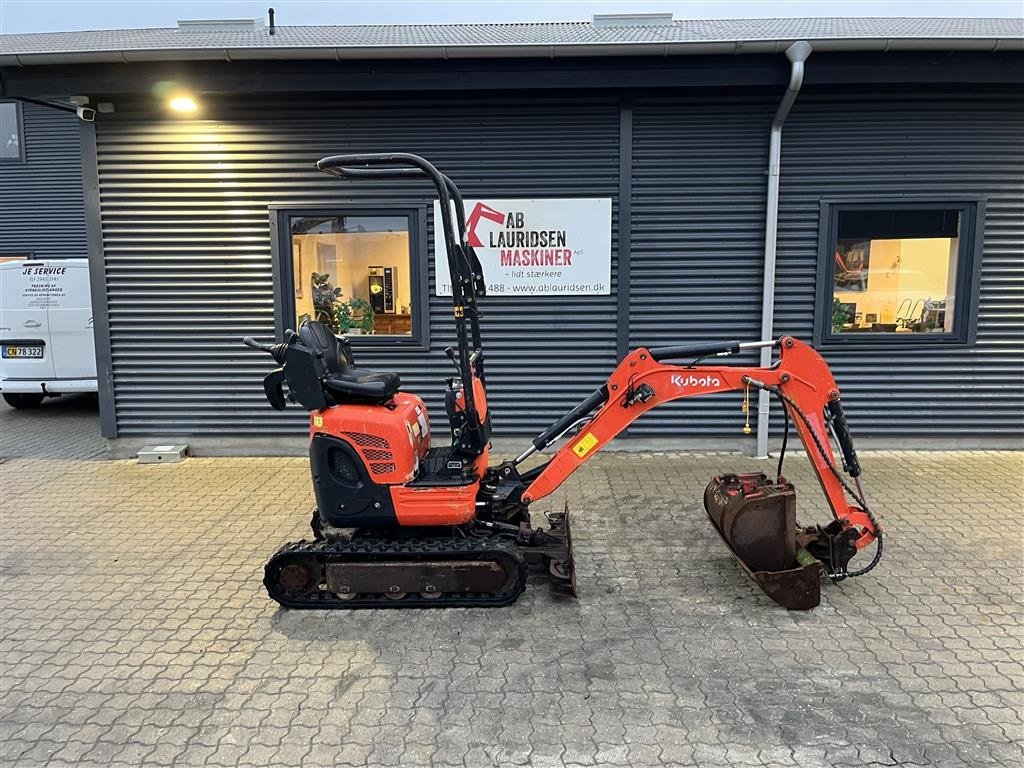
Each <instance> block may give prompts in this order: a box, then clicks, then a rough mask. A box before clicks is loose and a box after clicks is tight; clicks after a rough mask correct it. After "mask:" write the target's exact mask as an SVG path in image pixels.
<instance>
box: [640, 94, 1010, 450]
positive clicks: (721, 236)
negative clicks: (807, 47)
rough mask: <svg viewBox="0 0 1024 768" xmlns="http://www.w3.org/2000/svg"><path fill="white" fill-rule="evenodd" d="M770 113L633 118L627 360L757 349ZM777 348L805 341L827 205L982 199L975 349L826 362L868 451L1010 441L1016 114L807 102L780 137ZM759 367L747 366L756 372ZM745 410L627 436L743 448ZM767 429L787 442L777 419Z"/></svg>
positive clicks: (972, 105) (690, 103)
mask: <svg viewBox="0 0 1024 768" xmlns="http://www.w3.org/2000/svg"><path fill="white" fill-rule="evenodd" d="M775 106H776V103H775V101H766V102H765V101H756V100H747V99H743V98H736V97H730V98H726V99H689V98H676V99H671V98H666V99H657V100H639V99H638V100H637V101H636V106H635V111H634V114H635V122H634V149H633V153H634V154H633V167H634V180H633V200H632V206H633V207H632V218H633V235H632V238H633V239H632V260H631V290H630V297H631V308H630V339H631V343H632V345H633V346H637V345H640V344H648V345H650V344H654V343H668V342H673V341H691V340H700V339H722V338H740V339H755V338H757V337H758V336H759V334H760V304H761V278H762V272H763V267H762V259H763V236H764V235H763V233H764V230H763V226H764V207H765V184H766V178H765V164H766V154H767V139H768V129H769V125H770V121H771V118H772V115H773V114H774V111H775ZM782 152H783V154H782V189H781V206H780V207H781V211H780V227H779V249H778V277H777V283H776V287H777V299H776V301H777V303H776V318H775V328H776V335H781V334H784V333H789V334H793V335H796V336H799V337H801V338H804V339H807V340H811V339H812V336H813V330H814V328H813V321H814V295H815V290H816V284H815V275H816V270H817V252H818V223H819V210H820V201H821V200H822V199H823V198H829V197H835V196H858V197H862V198H863V199H864V200H867V201H870V200H872V199H878V198H884V197H888V198H892V197H895V196H903V195H905V196H908V197H911V198H915V199H917V198H919V199H924V200H927V199H934V198H936V197H939V198H950V197H956V196H958V195H962V196H978V195H984V196H987V213H986V218H985V222H984V271H983V276H982V283H981V295H980V309H979V317H978V338H977V344H976V345H974V346H971V347H968V348H963V347H960V348H956V347H949V346H944V347H932V348H918V349H907V348H906V347H905V346H902V345H901V346H899V347H896V346H891V345H890V346H887V345H886V344H885V341H884V340H878V341H876V342H875V344H874V345H873V346H871V347H870V348H863V349H860V350H846V349H844V350H834V349H828V348H826V349H825V357H826V358H827V359H828V361H829V362H830V364H831V365H832V366H833V368H834V370H835V373H836V377H837V379H838V381H839V384H840V386H841V388H842V390H843V393H844V401H845V402H846V404H847V411H848V412H849V414H850V421H851V423H852V425H853V427H854V430H855V434H857V435H861V436H935V437H936V445H941V444H942V443H941V441H940V438H941V437H942V436H947V435H948V436H961V437H966V438H977V437H979V436H985V435H992V436H1003V437H1009V436H1014V437H1015V436H1019V434H1020V412H1021V409H1022V404H1024V377H1022V375H1021V365H1022V352H1024V111H1022V106H1021V102H1020V101H1019V99H1011V98H1007V97H1003V98H999V97H992V96H988V97H986V96H973V97H971V96H965V95H955V94H954V95H950V94H932V95H930V96H914V95H907V94H900V95H896V94H893V95H888V96H886V95H883V94H877V93H873V94H870V95H864V96H858V95H854V94H850V95H835V94H833V95H831V96H823V95H814V94H813V93H807V92H805V93H804V94H801V96H800V97H799V99H798V100H797V103H796V107H795V108H794V110H793V112H792V114H791V115H790V117H789V120H788V122H787V123H786V126H785V130H784V132H783V151H782ZM751 360H753V358H751ZM739 405H740V399H739V397H738V396H737V395H731V394H730V395H723V396H720V397H718V398H705V399H700V400H694V401H690V402H684V403H682V404H679V405H674V406H672V407H667V408H660V409H658V410H657V411H655V412H652V413H651V414H648V415H647V416H646V417H645V418H644V419H642V420H641V421H640V422H638V424H637V426H636V427H635V428H634V429H633V430H631V434H637V435H639V434H645V435H666V436H669V435H671V436H674V435H677V434H681V435H692V434H703V435H708V436H718V435H721V436H729V437H739V436H740V435H741V432H740V427H741V426H742V418H743V417H742V415H741V413H740V411H739ZM773 413H775V415H776V418H775V419H774V422H773V428H774V429H775V430H776V431H777V430H778V429H780V428H781V418H780V417H779V415H778V411H777V409H773Z"/></svg>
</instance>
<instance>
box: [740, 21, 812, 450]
mask: <svg viewBox="0 0 1024 768" xmlns="http://www.w3.org/2000/svg"><path fill="white" fill-rule="evenodd" d="M811 50H812V49H811V44H810V43H808V42H805V41H803V40H800V41H798V42H795V43H793V44H792V45H791V46H789V48H787V49H786V58H787V59H789V61H790V63H791V65H792V66H791V68H790V73H789V87H788V88H786V93H785V94H784V95H783V97H782V101H781V102H779V108H778V109H777V110H775V119H774V120H772V130H771V139H770V141H769V143H768V204H767V207H766V210H765V221H764V288H763V292H762V295H761V341H771V339H772V333H773V331H774V327H773V326H774V318H775V245H776V240H777V239H778V230H779V172H780V165H781V162H782V126H783V124H784V123H785V122H786V118H787V117H788V116H789V110H790V109H791V108H792V106H793V102H794V101H796V96H797V94H798V93H800V86H801V85H803V82H804V62H805V61H807V58H808V57H809V56H810V55H811ZM771 361H772V348H771V347H762V348H761V365H762V367H763V366H767V365H770V364H771ZM769 405H770V403H769V400H768V393H767V392H765V391H764V390H763V389H762V390H760V391H759V392H758V395H757V451H756V453H755V454H754V455H755V457H756V458H759V459H764V458H767V457H768V409H769Z"/></svg>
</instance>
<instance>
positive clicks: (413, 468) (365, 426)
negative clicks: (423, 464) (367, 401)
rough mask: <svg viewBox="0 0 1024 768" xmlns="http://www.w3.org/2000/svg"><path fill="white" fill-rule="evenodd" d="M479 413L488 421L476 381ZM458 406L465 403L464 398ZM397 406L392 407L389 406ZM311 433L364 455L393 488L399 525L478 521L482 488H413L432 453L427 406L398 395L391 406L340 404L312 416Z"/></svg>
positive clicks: (374, 473) (484, 457)
mask: <svg viewBox="0 0 1024 768" xmlns="http://www.w3.org/2000/svg"><path fill="white" fill-rule="evenodd" d="M473 385H474V386H473V393H474V398H475V404H476V408H477V413H479V414H480V417H481V420H482V421H483V420H485V419H486V418H487V393H486V391H485V390H484V386H483V383H482V382H481V381H480V380H479V379H478V378H474V379H473ZM459 402H463V399H462V398H461V397H460V398H459ZM389 406H393V407H389ZM309 434H310V437H311V438H312V437H313V435H316V434H326V435H332V436H333V437H337V438H338V439H340V440H344V441H345V442H347V443H348V444H349V445H351V446H352V447H353V448H354V449H355V450H356V451H357V452H358V453H359V455H360V457H361V458H362V460H363V462H364V463H365V464H366V467H367V469H368V470H369V473H370V477H371V478H372V479H373V481H374V482H375V483H379V484H380V485H389V486H391V488H390V492H391V501H392V503H393V505H394V508H395V517H396V518H397V520H398V524H399V525H401V526H435V525H462V524H463V523H467V522H469V521H470V520H472V519H473V518H474V517H475V516H476V496H477V491H478V490H479V488H480V483H479V482H475V483H472V484H470V485H461V486H448V487H433V488H409V487H407V486H406V483H409V482H411V481H412V480H413V479H414V478H415V477H416V473H417V471H418V470H419V462H420V460H422V459H423V457H424V456H425V455H426V453H427V450H428V449H429V448H430V418H429V416H428V414H427V409H426V406H424V405H423V401H422V400H420V398H418V397H416V396H415V395H411V394H409V393H407V392H399V393H398V394H397V395H395V397H394V399H393V400H392V401H391V403H389V404H388V405H336V406H333V407H331V408H324V409H322V410H319V411H313V412H312V413H311V414H310V420H309ZM488 458H489V450H488V449H486V448H485V449H484V452H483V453H482V454H481V455H480V457H479V458H478V459H477V461H476V469H477V474H478V475H479V476H481V477H482V476H483V474H484V472H485V471H486V470H487V462H488Z"/></svg>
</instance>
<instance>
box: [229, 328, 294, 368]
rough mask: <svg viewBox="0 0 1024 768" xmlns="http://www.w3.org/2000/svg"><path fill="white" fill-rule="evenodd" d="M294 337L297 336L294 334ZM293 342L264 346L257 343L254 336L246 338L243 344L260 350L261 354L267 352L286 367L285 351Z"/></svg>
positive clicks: (290, 340)
mask: <svg viewBox="0 0 1024 768" xmlns="http://www.w3.org/2000/svg"><path fill="white" fill-rule="evenodd" d="M292 336H293V337H294V336H295V334H294V333H293V334H292ZM296 338H297V337H296ZM291 342H292V339H289V340H288V341H283V342H281V343H280V344H262V343H260V342H258V341H256V339H254V338H253V337H252V336H246V337H245V338H244V339H242V343H243V344H245V346H247V347H250V348H252V349H258V350H259V351H260V352H266V353H267V354H268V355H270V356H271V357H272V358H274V360H275V361H276V362H277V363H279V364H281V365H284V355H285V351H286V350H287V349H288V346H289V345H290V344H291Z"/></svg>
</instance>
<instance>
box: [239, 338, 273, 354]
mask: <svg viewBox="0 0 1024 768" xmlns="http://www.w3.org/2000/svg"><path fill="white" fill-rule="evenodd" d="M242 343H243V344H245V346H247V347H252V348H253V349H258V350H259V351H260V352H266V353H267V354H268V355H272V354H273V353H274V345H273V344H261V343H260V342H258V341H256V339H254V338H253V337H252V336H246V337H245V338H244V339H242Z"/></svg>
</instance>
